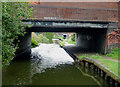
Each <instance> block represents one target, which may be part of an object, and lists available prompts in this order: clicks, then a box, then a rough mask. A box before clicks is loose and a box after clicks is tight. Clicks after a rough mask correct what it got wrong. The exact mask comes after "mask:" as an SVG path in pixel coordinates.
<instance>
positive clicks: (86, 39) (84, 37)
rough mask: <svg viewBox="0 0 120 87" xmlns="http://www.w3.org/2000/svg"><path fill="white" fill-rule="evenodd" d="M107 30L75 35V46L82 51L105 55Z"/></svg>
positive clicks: (82, 32) (83, 32)
mask: <svg viewBox="0 0 120 87" xmlns="http://www.w3.org/2000/svg"><path fill="white" fill-rule="evenodd" d="M106 37H107V30H102V31H99V30H92V29H91V30H89V31H81V32H78V33H76V46H78V47H79V48H81V50H83V51H87V52H88V51H90V52H98V53H106V50H105V49H106V40H107V38H106Z"/></svg>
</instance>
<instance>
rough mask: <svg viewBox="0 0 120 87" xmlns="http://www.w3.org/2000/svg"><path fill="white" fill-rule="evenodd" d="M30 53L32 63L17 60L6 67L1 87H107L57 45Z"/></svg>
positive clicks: (35, 49)
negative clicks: (70, 86) (67, 86)
mask: <svg viewBox="0 0 120 87" xmlns="http://www.w3.org/2000/svg"><path fill="white" fill-rule="evenodd" d="M31 51H32V52H31V53H32V55H31V58H30V60H29V61H28V60H26V61H25V60H24V61H14V62H12V63H11V64H10V65H9V66H7V67H3V69H2V76H3V77H2V85H96V86H98V87H99V86H100V85H105V83H103V82H104V81H102V80H101V79H100V78H98V79H100V80H97V78H95V77H97V74H95V73H93V74H90V73H91V72H92V71H91V70H89V69H88V70H87V73H86V72H85V71H86V70H85V67H82V66H81V67H79V66H78V65H77V64H75V63H74V60H73V59H72V58H71V57H70V56H69V55H68V54H67V53H66V52H65V51H64V49H63V48H60V47H59V46H58V45H56V44H40V45H39V46H38V47H36V48H32V49H31ZM89 71H90V72H89ZM101 81H102V83H101Z"/></svg>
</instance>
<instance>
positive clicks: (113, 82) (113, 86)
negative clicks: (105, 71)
mask: <svg viewBox="0 0 120 87" xmlns="http://www.w3.org/2000/svg"><path fill="white" fill-rule="evenodd" d="M112 87H115V80H114V79H112Z"/></svg>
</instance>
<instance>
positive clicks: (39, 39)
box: [32, 33, 49, 47]
mask: <svg viewBox="0 0 120 87" xmlns="http://www.w3.org/2000/svg"><path fill="white" fill-rule="evenodd" d="M38 43H49V39H48V38H46V37H45V36H44V35H43V34H39V35H38V36H37V35H36V34H35V33H32V47H36V46H38Z"/></svg>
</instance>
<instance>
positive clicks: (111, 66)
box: [79, 54, 120, 76]
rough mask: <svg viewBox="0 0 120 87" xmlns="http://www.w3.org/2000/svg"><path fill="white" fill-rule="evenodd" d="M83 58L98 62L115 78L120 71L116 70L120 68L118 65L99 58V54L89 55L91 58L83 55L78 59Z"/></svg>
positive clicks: (119, 64)
mask: <svg viewBox="0 0 120 87" xmlns="http://www.w3.org/2000/svg"><path fill="white" fill-rule="evenodd" d="M84 57H86V58H92V59H95V60H96V61H98V62H99V63H101V64H102V65H104V66H105V67H107V68H108V69H109V70H110V71H112V72H113V73H114V74H115V75H116V76H119V72H120V69H118V68H119V67H120V63H118V62H115V61H112V60H110V59H105V58H103V57H102V56H100V55H99V54H96V55H91V56H89V55H87V54H84V55H82V56H79V59H82V58H84Z"/></svg>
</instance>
